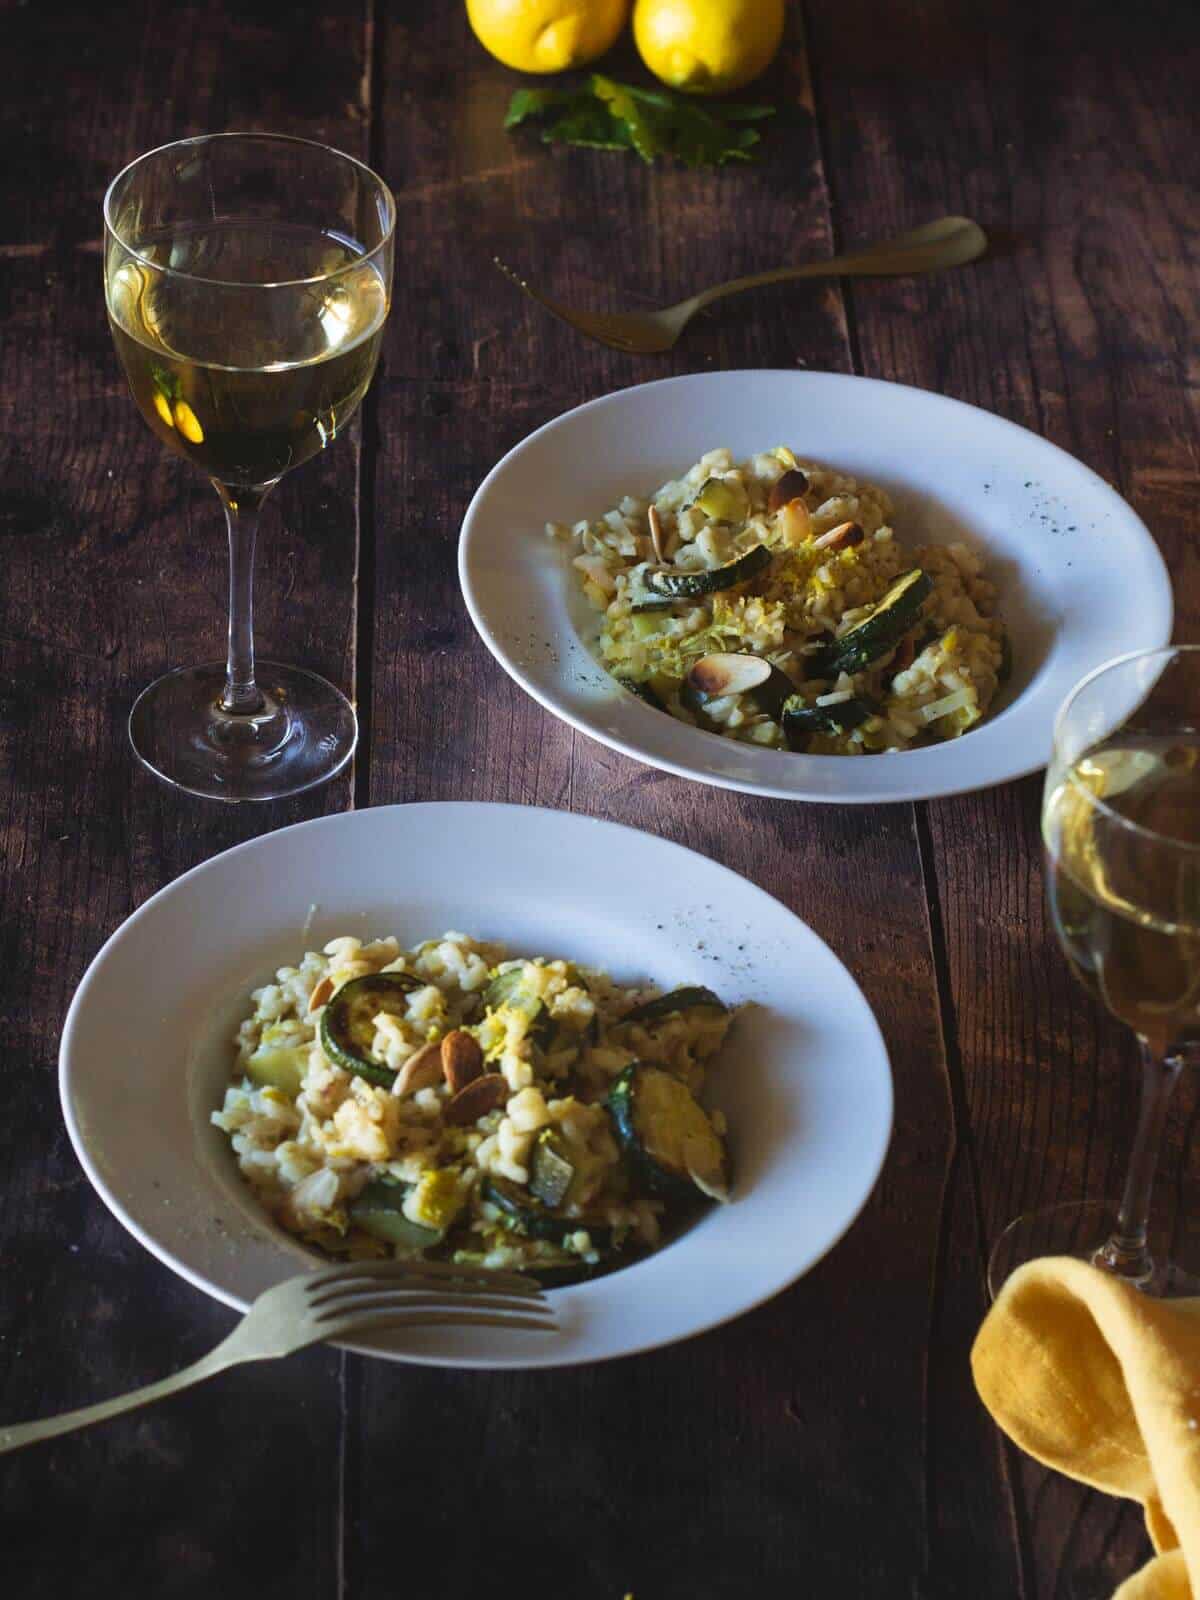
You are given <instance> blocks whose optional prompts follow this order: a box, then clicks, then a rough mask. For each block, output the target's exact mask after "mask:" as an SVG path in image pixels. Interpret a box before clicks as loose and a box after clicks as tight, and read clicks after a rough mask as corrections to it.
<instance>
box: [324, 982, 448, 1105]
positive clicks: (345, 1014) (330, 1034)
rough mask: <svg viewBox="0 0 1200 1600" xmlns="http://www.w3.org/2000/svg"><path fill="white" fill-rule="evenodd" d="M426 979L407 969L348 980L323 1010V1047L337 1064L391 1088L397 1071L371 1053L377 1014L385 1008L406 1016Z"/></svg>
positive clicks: (391, 1012) (389, 1012) (345, 1069)
mask: <svg viewBox="0 0 1200 1600" xmlns="http://www.w3.org/2000/svg"><path fill="white" fill-rule="evenodd" d="M424 987H425V983H424V980H423V979H421V978H414V977H413V976H412V975H411V974H410V973H407V972H375V973H370V974H368V975H367V976H366V977H364V978H351V979H350V982H349V983H344V984H343V985H342V987H341V988H340V989H339V990H338V991H337V993H336V994H335V995H334V996H333V998H332V999H331V1000H330V1001H329V1002H328V1004H327V1005H326V1006H325V1009H324V1010H323V1011H322V1012H321V1028H320V1039H321V1049H322V1050H324V1052H325V1054H326V1055H327V1056H328V1057H329V1059H330V1061H332V1062H333V1064H334V1065H335V1066H338V1067H341V1068H342V1069H343V1070H344V1071H346V1072H354V1073H357V1074H358V1076H359V1077H360V1078H366V1079H367V1081H368V1083H374V1084H378V1085H379V1087H380V1088H382V1089H390V1088H391V1086H392V1084H393V1083H394V1082H395V1079H396V1073H395V1071H394V1069H393V1068H391V1067H389V1066H388V1064H387V1062H386V1061H380V1060H379V1059H378V1057H377V1056H374V1055H372V1054H371V1045H372V1043H373V1042H374V1038H375V1018H376V1017H377V1016H378V1015H379V1013H380V1012H381V1011H386V1012H387V1013H388V1014H389V1016H393V1017H403V1016H404V1014H405V1011H406V1010H407V1006H408V996H409V995H410V994H411V993H412V992H413V990H414V989H423V988H424Z"/></svg>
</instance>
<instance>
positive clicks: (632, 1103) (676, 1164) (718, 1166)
mask: <svg viewBox="0 0 1200 1600" xmlns="http://www.w3.org/2000/svg"><path fill="white" fill-rule="evenodd" d="M608 1109H609V1112H610V1113H611V1115H612V1119H613V1125H614V1127H615V1128H616V1130H617V1138H618V1140H619V1141H620V1144H621V1146H622V1148H623V1149H624V1151H625V1154H626V1157H627V1159H628V1162H629V1167H630V1171H631V1173H632V1175H633V1177H634V1179H635V1180H639V1179H640V1181H641V1182H642V1184H643V1185H644V1186H645V1187H646V1188H647V1189H650V1190H651V1191H652V1192H654V1193H655V1194H660V1195H662V1196H663V1197H664V1199H668V1200H683V1199H687V1198H689V1197H690V1198H694V1197H695V1193H696V1190H697V1189H698V1190H699V1191H700V1193H701V1194H704V1195H707V1196H708V1197H709V1198H710V1199H712V1200H728V1198H729V1180H728V1177H727V1175H726V1164H725V1150H724V1147H723V1145H722V1144H721V1140H720V1138H719V1136H718V1134H717V1132H716V1129H715V1128H714V1127H713V1125H712V1123H711V1122H710V1121H709V1120H708V1118H707V1116H705V1114H704V1110H703V1108H702V1107H701V1106H700V1104H699V1102H698V1101H697V1100H696V1099H695V1098H694V1097H693V1095H692V1093H691V1091H690V1090H689V1089H688V1087H687V1085H686V1084H685V1083H683V1082H681V1080H680V1079H679V1078H676V1077H675V1076H674V1075H673V1074H672V1073H670V1072H665V1071H663V1069H662V1068H661V1067H650V1066H643V1065H642V1063H641V1062H638V1061H635V1062H633V1063H632V1064H631V1065H630V1066H628V1067H626V1068H625V1070H624V1072H622V1073H621V1075H620V1077H619V1078H618V1079H617V1081H616V1083H614V1084H613V1086H612V1088H611V1089H610V1090H609V1095H608Z"/></svg>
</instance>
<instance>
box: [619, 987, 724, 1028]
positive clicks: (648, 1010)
mask: <svg viewBox="0 0 1200 1600" xmlns="http://www.w3.org/2000/svg"><path fill="white" fill-rule="evenodd" d="M697 1008H700V1009H701V1010H704V1011H717V1012H719V1013H720V1014H721V1016H724V1015H725V1013H726V1012H727V1011H728V1010H729V1007H728V1006H727V1005H726V1004H725V1002H724V1001H723V1000H722V999H720V998H719V997H718V996H717V995H715V994H714V993H713V992H712V990H711V989H705V988H703V987H701V986H700V985H698V984H697V985H695V986H690V987H687V988H683V989H672V990H671V991H670V993H669V994H660V995H656V996H655V997H654V999H653V1000H644V1001H643V1002H642V1004H641V1005H640V1006H634V1008H633V1010H632V1011H627V1012H626V1013H625V1015H624V1016H623V1017H622V1018H621V1021H622V1022H653V1021H655V1020H656V1019H657V1018H658V1017H671V1016H674V1015H675V1013H676V1012H677V1011H694V1010H696V1009H697Z"/></svg>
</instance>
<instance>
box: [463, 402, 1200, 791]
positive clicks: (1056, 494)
mask: <svg viewBox="0 0 1200 1600" xmlns="http://www.w3.org/2000/svg"><path fill="white" fill-rule="evenodd" d="M778 447H783V452H784V460H780V459H779V458H777V457H774V458H773V456H772V452H773V451H774V450H775V449H777V448H778ZM712 452H719V454H717V455H713V454H711V453H712ZM789 453H790V455H791V456H792V457H794V458H795V459H796V460H797V461H798V462H800V463H801V464H803V465H804V466H805V467H806V468H807V469H808V477H809V479H810V485H809V492H808V494H807V496H806V498H805V502H804V504H803V505H802V506H801V507H800V508H799V511H800V512H801V513H802V514H803V517H804V520H805V524H806V525H805V526H804V527H803V528H801V527H797V526H795V525H794V524H795V521H796V518H795V517H794V516H793V517H792V519H791V524H792V525H789V526H785V525H784V524H785V523H786V522H788V519H787V518H785V517H782V516H779V515H771V514H770V513H769V510H768V502H769V496H770V491H771V488H772V487H773V484H774V482H775V481H776V479H777V478H778V476H779V475H780V473H781V472H782V470H783V469H784V466H785V464H786V459H787V457H788V455H789ZM706 457H707V458H708V459H707V461H705V462H704V464H703V465H701V463H702V461H704V458H706ZM712 482H716V483H718V484H720V483H723V482H724V483H727V484H728V486H729V488H730V489H731V491H732V496H727V498H731V499H736V500H737V502H738V503H737V504H736V505H733V504H731V505H730V506H729V507H725V506H721V505H715V504H714V512H715V514H714V515H712V516H710V515H708V514H707V513H704V514H702V508H701V507H700V506H699V505H698V496H699V495H700V494H701V492H702V491H703V489H704V486H705V484H709V483H712ZM747 489H748V490H749V494H748V496H747V494H746V493H745V491H746V490H747ZM722 492H723V491H721V490H718V493H722ZM651 503H655V504H656V507H657V508H661V515H662V524H663V533H664V536H665V545H664V549H663V551H662V555H663V557H665V559H659V553H658V552H656V551H655V550H654V548H653V544H652V540H651V538H650V529H649V526H648V514H647V513H648V507H649V505H650V504H651ZM606 519H607V521H606ZM844 523H854V524H856V525H858V530H859V532H861V533H864V534H865V536H866V537H865V540H860V539H859V538H858V533H855V534H853V535H852V536H851V542H849V543H846V541H845V540H843V541H842V544H840V545H839V544H837V543H836V542H835V545H834V547H833V548H828V547H825V546H821V547H819V548H816V549H814V548H813V545H814V543H815V541H816V540H817V539H820V538H824V537H825V536H827V535H830V534H834V533H836V531H837V529H838V528H839V526H840V525H842V524H844ZM547 525H549V528H550V530H551V533H552V534H557V537H547ZM759 544H762V545H763V547H764V550H766V551H768V552H769V554H770V556H771V565H770V567H769V568H768V569H767V570H766V571H765V572H763V571H748V574H747V577H746V579H745V581H743V582H740V583H737V584H734V585H733V586H732V587H722V588H721V589H720V590H719V591H716V592H714V593H711V594H702V595H699V596H696V597H694V601H693V602H692V603H688V602H687V601H684V600H680V599H678V598H677V599H675V601H674V603H673V604H672V605H671V606H670V608H669V609H665V610H661V611H655V610H653V609H651V607H650V606H648V605H646V604H645V602H647V601H650V602H653V601H654V600H656V599H661V598H662V596H661V594H657V593H655V592H654V586H655V585H656V584H658V583H661V581H662V578H661V576H660V574H661V573H662V572H663V571H664V570H665V571H666V572H667V573H668V579H667V582H668V587H669V586H670V584H671V582H673V581H677V578H678V575H679V574H680V573H682V574H683V577H684V587H686V586H687V582H688V581H689V575H691V576H695V575H697V574H699V575H700V576H701V577H702V578H705V577H711V575H712V574H713V573H718V575H719V579H720V581H722V582H723V580H724V578H725V577H728V576H731V575H732V576H738V575H739V573H740V569H737V571H731V564H732V563H736V562H737V561H739V560H740V559H744V558H745V557H746V555H747V553H752V552H753V550H754V547H755V546H757V545H759ZM843 546H844V547H843ZM753 559H756V558H754V557H753V555H752V563H753ZM917 567H920V568H922V569H923V570H925V571H926V573H927V578H928V581H929V585H930V589H931V593H930V594H929V595H928V597H927V598H925V599H923V601H922V604H921V607H920V614H919V615H916V616H914V617H913V618H912V619H911V622H912V626H911V627H910V628H909V629H908V630H907V632H906V633H905V634H904V635H903V636H898V638H897V640H896V641H891V640H885V641H884V643H885V644H886V649H884V650H883V651H880V650H879V648H878V642H876V644H875V647H874V649H873V653H872V659H871V660H870V661H869V662H868V663H867V665H866V670H861V669H859V668H857V667H856V665H855V663H854V661H853V660H852V659H849V658H850V657H851V655H852V652H849V651H846V656H847V660H844V661H839V660H838V659H837V657H838V655H839V652H841V651H843V650H844V648H845V646H846V645H847V644H854V643H855V642H856V641H855V639H853V638H849V637H848V636H849V635H850V634H851V632H852V630H854V629H855V628H857V627H859V626H860V625H861V624H862V623H864V622H866V624H867V628H868V631H870V629H871V627H872V625H873V624H872V608H873V607H874V606H875V605H876V603H877V602H879V601H880V600H881V599H883V598H884V596H885V595H887V593H888V590H889V588H890V586H891V585H892V584H894V582H895V581H896V579H897V578H903V577H904V576H905V575H906V574H907V573H908V572H910V571H911V570H913V569H915V568H917ZM721 568H724V569H725V571H724V572H723V573H720V572H719V569H721ZM656 569H657V570H656ZM459 571H460V579H461V582H462V587H463V593H464V596H465V599H466V603H467V607H468V610H469V611H470V614H471V617H472V620H473V621H474V623H475V626H476V628H477V629H478V631H479V633H480V635H481V637H482V638H483V640H484V642H485V643H486V644H487V646H488V648H489V649H490V650H491V652H492V653H493V655H495V657H496V658H497V660H498V661H499V662H500V663H501V665H502V666H503V667H504V668H505V670H506V671H507V672H508V673H509V674H510V675H511V676H512V677H513V678H514V679H515V681H516V682H517V683H519V684H520V685H521V686H522V688H524V689H525V690H526V691H527V692H528V693H529V694H530V695H531V696H532V697H533V698H534V699H535V700H537V701H538V702H539V703H540V704H542V705H543V706H545V707H546V708H547V709H548V710H550V711H552V712H553V713H554V714H555V715H556V716H559V717H561V718H563V719H564V720H565V721H566V722H568V723H570V724H571V725H572V726H574V727H576V728H578V729H580V730H581V731H582V732H584V733H586V734H589V735H590V736H591V737H593V738H596V739H598V740H600V741H601V742H603V743H605V744H608V745H610V746H611V747H613V748H614V749H617V750H620V751H622V752H623V753H625V754H626V755H629V756H632V757H634V758H635V759H637V760H640V761H644V762H646V763H648V764H649V765H652V766H656V767H660V768H662V769H663V770H665V771H668V772H672V773H676V774H678V775H680V776H683V777H688V778H693V779H696V780H698V781H700V782H704V783H711V784H716V785H720V786H722V787H726V788H731V789H739V790H743V791H745V792H748V793H753V794H764V795H772V796H778V797H781V798H790V799H803V800H821V801H828V802H835V803H836V802H843V803H846V802H866V801H871V802H878V801H889V800H914V799H925V798H931V797H933V796H937V795H946V794H954V793H960V792H963V791H967V790H971V789H977V788H983V787H986V786H989V785H991V784H995V783H1001V782H1004V781H1006V780H1008V779H1010V778H1014V777H1018V776H1020V775H1022V774H1024V773H1027V772H1030V771H1033V770H1036V769H1037V768H1038V767H1040V766H1043V765H1044V764H1045V761H1046V759H1047V756H1048V754H1049V750H1050V742H1051V730H1052V724H1053V719H1054V714H1055V711H1056V710H1057V707H1058V705H1059V704H1060V702H1061V701H1062V699H1063V698H1064V697H1065V695H1066V693H1067V692H1068V690H1069V689H1070V688H1071V687H1072V686H1073V684H1074V683H1075V682H1077V681H1078V679H1079V678H1080V677H1081V676H1082V675H1083V674H1084V673H1086V672H1088V671H1090V670H1091V669H1092V668H1093V667H1095V666H1097V665H1098V664H1099V663H1100V662H1101V661H1103V660H1106V659H1107V658H1108V657H1110V656H1112V655H1114V654H1117V653H1119V652H1121V651H1123V650H1133V649H1140V648H1145V647H1150V646H1154V645H1159V644H1162V643H1165V642H1166V640H1167V639H1168V638H1169V637H1170V632H1171V622H1172V603H1171V589H1170V582H1169V578H1168V575H1167V572H1166V569H1165V566H1164V564H1163V561H1162V558H1161V556H1160V555H1159V553H1158V549H1157V547H1156V545H1155V544H1154V541H1153V539H1152V538H1151V536H1150V534H1149V533H1148V531H1147V529H1146V528H1145V526H1144V524H1143V523H1142V522H1141V520H1140V519H1139V518H1138V517H1137V515H1136V514H1135V513H1134V512H1133V511H1132V510H1131V508H1130V507H1129V506H1128V505H1127V504H1126V503H1125V501H1123V500H1122V499H1121V498H1120V496H1119V495H1117V494H1116V493H1115V492H1114V491H1113V490H1112V489H1111V488H1109V486H1108V485H1107V484H1106V483H1104V481H1103V480H1102V479H1101V478H1099V477H1098V476H1097V475H1096V474H1095V473H1093V472H1091V471H1090V470H1089V469H1088V468H1087V467H1085V466H1083V465H1082V464H1081V463H1080V462H1078V461H1076V460H1075V459H1074V458H1072V457H1071V456H1069V455H1067V454H1065V452H1063V451H1061V450H1059V449H1058V448H1057V447H1056V446H1054V445H1052V444H1050V443H1048V442H1047V441H1046V440H1044V439H1040V438H1038V437H1037V436H1036V435H1034V434H1032V433H1029V432H1028V431H1026V430H1025V429H1023V428H1020V427H1017V426H1015V425H1014V424H1012V423H1009V422H1006V421H1005V420H1003V419H1002V418H999V417H996V416H993V415H991V414H989V413H987V412H984V411H980V410H978V409H976V408H975V407H972V406H968V405H965V404H963V403H962V402H960V401H955V400H950V399H947V398H945V397H944V396H940V395H936V394H930V393H927V392H925V391H922V390H916V389H909V388H906V387H903V386H901V385H898V384H891V383H885V382H881V381H878V380H875V379H867V378H858V377H849V376H845V375H842V374H834V373H796V372H771V371H766V372H720V373H703V374H697V375H694V376H690V377H683V378H669V379H665V380H662V381H661V382H657V383H649V384H644V385H641V386H639V387H637V388H633V389H625V390H621V391H619V392H617V393H615V394H611V395H607V396H605V397H603V398H602V399H599V400H595V401H592V402H590V403H589V404H587V405H584V406H580V407H578V408H577V409H576V410H574V411H570V412H568V413H566V414H565V415H564V416H561V417H559V418H557V419H556V420H555V421H553V422H551V423H549V424H547V425H546V426H545V427H543V428H541V429H539V430H538V431H537V432H535V433H533V434H531V435H530V437H529V438H527V439H526V440H524V441H523V443H521V444H520V445H518V446H517V447H516V448H515V449H514V450H512V451H510V453H509V454H508V455H507V456H506V457H505V458H504V459H503V460H502V461H501V462H500V463H499V465H498V466H497V467H496V468H494V469H493V471H492V472H491V473H490V474H489V475H488V477H487V478H486V479H485V480H484V482H483V484H482V485H481V486H480V488H479V490H478V491H477V493H476V495H475V497H474V499H473V500H472V503H471V506H470V508H469V510H468V512H467V516H466V519H465V521H464V523H463V530H462V537H461V540H460V545H459ZM648 591H649V592H648ZM631 595H633V596H634V597H635V600H638V599H640V601H641V602H642V608H641V609H640V610H639V614H638V616H636V617H633V616H631V615H630V612H631V611H632V609H633V607H632V606H631V605H630V604H629V603H628V602H629V599H630V596H631ZM910 599H911V596H910ZM614 602H615V604H614ZM901 609H902V610H903V609H904V608H903V607H902V608H901ZM665 634H671V635H673V636H674V637H672V638H670V639H668V640H666V643H667V644H668V645H669V648H668V649H665V650H664V649H663V648H662V647H663V644H664V635H665ZM858 638H859V640H861V638H862V635H861V634H860V635H859V636H858ZM914 647H915V648H914ZM705 651H711V652H713V654H714V655H720V656H722V657H726V658H727V657H729V656H730V655H737V656H744V655H745V654H746V653H747V652H749V653H752V654H755V655H758V656H760V657H762V658H764V659H767V660H769V661H770V662H771V665H772V666H773V667H774V668H775V670H776V672H777V673H778V672H779V671H782V673H783V674H784V677H783V678H778V677H773V679H772V681H771V682H770V683H768V684H766V685H762V686H759V685H755V686H754V687H753V688H752V689H750V690H747V691H746V692H744V693H742V694H741V695H740V696H737V695H734V696H732V697H730V696H722V695H721V694H720V693H719V692H717V693H707V694H702V695H701V696H700V697H699V703H698V700H697V696H696V695H695V693H693V694H692V695H691V696H690V700H689V696H688V694H687V692H686V691H687V681H686V679H685V678H684V674H685V672H686V671H687V670H688V669H689V668H690V667H691V666H692V665H693V664H694V663H695V661H696V660H697V659H699V658H700V656H701V655H702V654H703V653H704V652H705ZM910 653H911V659H909V655H910ZM751 665H753V663H752V664H751ZM847 665H848V666H849V670H845V671H844V670H843V667H845V666H847ZM614 672H615V673H617V674H619V675H620V676H621V677H624V678H625V679H626V681H627V683H630V684H634V685H636V686H637V687H639V688H643V689H644V687H646V686H648V687H649V689H650V695H649V696H648V698H649V699H650V700H651V701H653V700H655V699H657V701H658V702H659V703H658V704H657V705H655V704H653V703H651V704H648V703H646V701H645V700H644V699H642V698H640V697H639V694H638V693H635V692H631V689H630V687H623V686H622V684H621V683H620V682H618V681H616V679H615V678H614V676H613V673H614ZM776 683H782V684H783V688H784V691H785V692H786V691H787V690H788V689H791V690H792V691H793V692H795V693H796V694H797V696H798V700H797V702H796V703H795V705H794V706H793V713H794V714H793V718H792V729H793V731H792V734H791V736H790V737H789V736H788V735H787V734H786V733H785V731H784V728H783V719H782V718H781V717H780V715H779V714H778V709H777V708H775V707H774V706H773V705H772V706H765V705H760V704H758V700H759V697H760V695H764V694H765V695H768V696H769V695H770V692H771V691H772V690H773V688H774V685H775V684H776ZM701 687H702V689H704V690H708V689H709V688H710V687H711V686H710V685H707V684H701ZM718 687H719V686H718ZM681 691H683V692H682V693H681ZM664 707H665V709H663V708H664ZM848 713H853V714H854V715H853V717H851V716H850V715H849V714H848ZM789 744H790V745H791V748H789V747H788V746H789ZM866 757H869V759H867V758H866Z"/></svg>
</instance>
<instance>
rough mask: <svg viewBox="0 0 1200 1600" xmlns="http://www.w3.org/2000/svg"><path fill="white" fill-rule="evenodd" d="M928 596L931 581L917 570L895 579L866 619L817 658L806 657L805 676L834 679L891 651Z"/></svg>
mask: <svg viewBox="0 0 1200 1600" xmlns="http://www.w3.org/2000/svg"><path fill="white" fill-rule="evenodd" d="M932 592H933V579H932V578H931V577H930V576H929V574H928V573H926V572H922V571H921V569H920V567H914V568H913V569H912V571H911V572H906V573H905V574H904V576H903V577H902V578H897V579H896V581H895V583H894V584H893V585H892V586H891V588H890V589H889V590H888V591H887V593H886V594H885V595H884V596H883V598H882V599H881V600H880V602H879V604H878V605H877V606H876V607H875V609H874V610H873V611H872V612H871V615H870V616H869V617H866V618H864V619H863V621H862V622H860V623H859V624H858V625H857V626H856V627H853V628H851V629H850V630H849V631H848V632H847V633H844V634H842V636H841V638H840V639H835V640H834V641H833V642H832V644H830V645H829V646H827V648H826V649H824V650H822V651H821V653H820V654H819V655H815V656H810V657H809V660H808V671H809V676H810V677H814V678H835V677H836V676H837V675H838V673H839V672H848V673H850V674H854V673H856V672H862V671H864V670H865V668H867V667H869V666H870V664H871V662H872V661H877V660H878V659H879V657H880V656H884V655H886V654H887V653H888V651H889V650H892V649H894V648H895V647H896V645H897V644H898V643H899V642H900V640H901V638H902V637H903V636H904V635H905V634H906V633H907V632H908V631H909V629H910V628H913V627H915V626H916V624H917V621H918V619H919V617H920V615H921V608H922V606H923V605H924V604H925V602H926V600H927V599H928V598H929V596H930V594H931V593H932Z"/></svg>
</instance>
